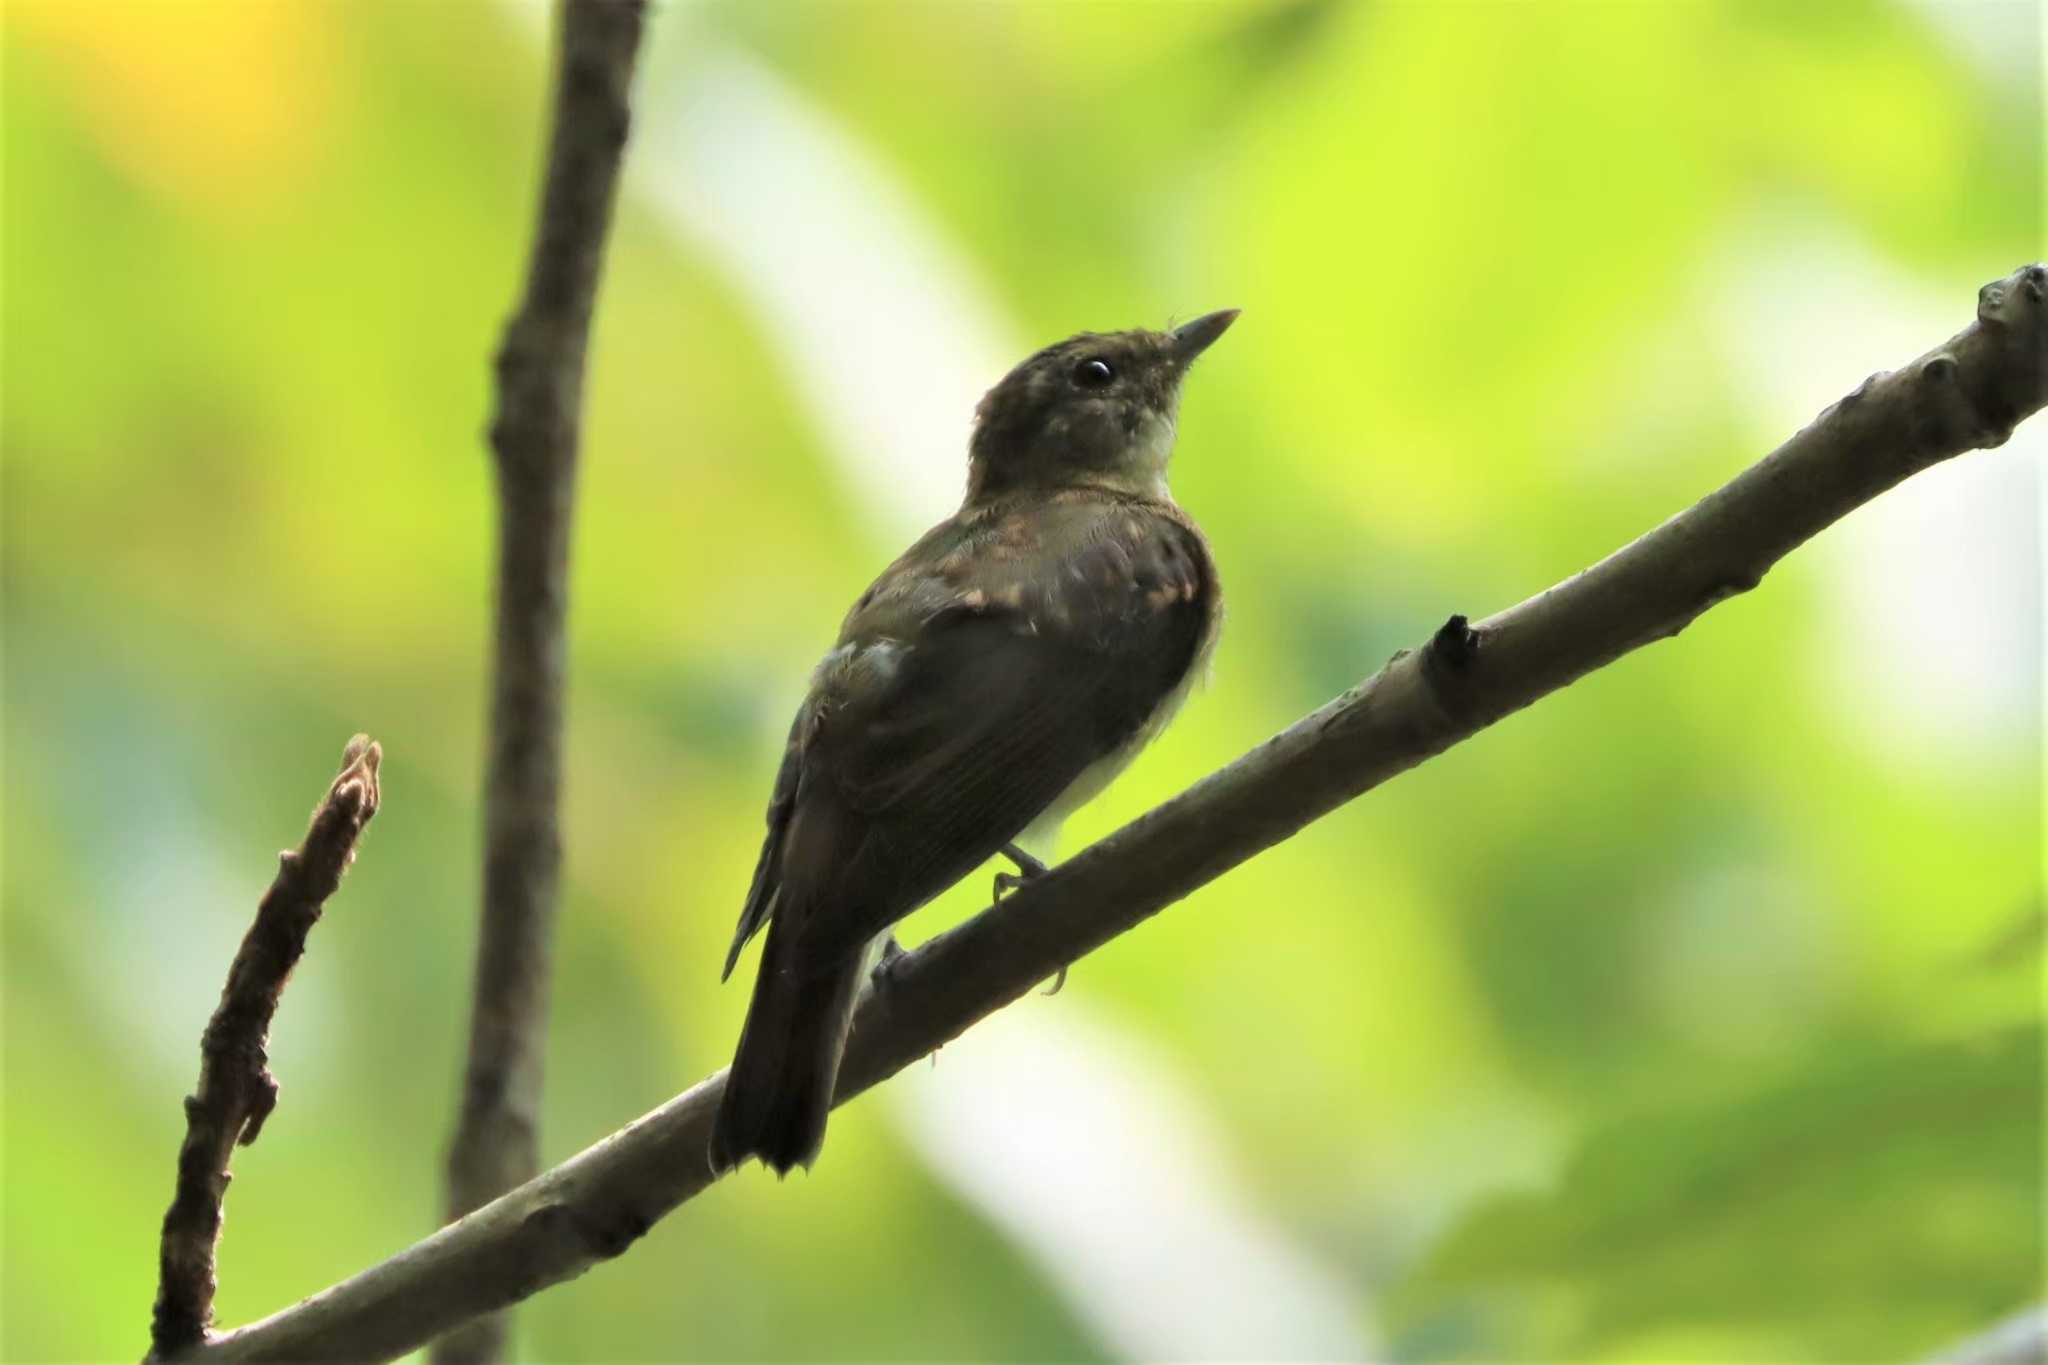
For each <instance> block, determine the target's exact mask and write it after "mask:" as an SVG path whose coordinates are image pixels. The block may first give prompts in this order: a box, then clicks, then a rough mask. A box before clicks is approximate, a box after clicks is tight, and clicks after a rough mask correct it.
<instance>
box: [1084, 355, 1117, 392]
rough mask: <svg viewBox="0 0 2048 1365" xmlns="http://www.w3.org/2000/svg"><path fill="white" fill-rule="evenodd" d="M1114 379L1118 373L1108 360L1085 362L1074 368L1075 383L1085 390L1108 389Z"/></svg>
mask: <svg viewBox="0 0 2048 1365" xmlns="http://www.w3.org/2000/svg"><path fill="white" fill-rule="evenodd" d="M1114 378H1116V371H1114V370H1112V369H1110V368H1109V362H1108V361H1106V360H1084V361H1082V362H1081V363H1080V364H1078V365H1076V366H1075V367H1074V382H1075V383H1076V384H1079V385H1080V386H1081V387H1082V388H1084V389H1101V388H1107V387H1108V386H1109V381H1110V380H1112V379H1114Z"/></svg>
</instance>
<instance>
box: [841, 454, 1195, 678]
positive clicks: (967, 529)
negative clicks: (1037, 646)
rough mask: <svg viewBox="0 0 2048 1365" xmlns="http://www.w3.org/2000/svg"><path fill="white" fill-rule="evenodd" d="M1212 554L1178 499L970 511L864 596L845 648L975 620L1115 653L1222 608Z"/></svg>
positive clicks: (928, 634)
mask: <svg viewBox="0 0 2048 1365" xmlns="http://www.w3.org/2000/svg"><path fill="white" fill-rule="evenodd" d="M1219 599H1220V593H1219V591H1218V586H1217V582H1216V573H1215V568H1214V564H1213V561H1212V560H1211V558H1210V555H1209V550H1208V545H1207V543H1206V541H1205V540H1204V539H1203V537H1202V533H1201V531H1200V530H1199V529H1198V528H1197V527H1196V525H1195V523H1194V521H1193V519H1192V518H1190V517H1189V516H1188V515H1187V513H1186V512H1184V511H1182V510H1181V509H1180V508H1179V507H1178V506H1177V505H1175V504H1174V503H1173V502H1171V501H1169V500H1167V499H1163V498H1153V497H1142V496H1136V495H1132V494H1129V493H1124V492H1121V491H1117V490H1111V489H1104V488H1096V487H1092V486H1083V487H1076V488H1067V489H1061V490H1059V491H1057V492H1053V493H1048V494H1042V495H1039V496H1036V497H1033V498H1028V499H1022V498H1020V499H1014V500H1007V501H1003V502H997V503H993V504H989V505H985V506H980V507H974V508H969V509H963V510H962V511H961V512H960V513H957V514H956V515H954V516H952V517H949V518H948V519H947V520H945V521H943V522H941V523H939V524H938V525H937V526H935V527H933V528H932V529H931V530H930V531H928V532H926V533H925V535H924V536H922V537H921V538H920V539H919V540H918V541H917V542H916V543H915V544H914V545H912V546H911V547H910V548H909V549H908V550H906V551H905V552H904V553H903V554H902V555H901V556H900V557H898V559H897V560H896V561H895V562H894V563H893V564H891V565H890V566H889V567H888V568H887V569H885V570H883V572H882V573H881V575H880V576H879V577H877V578H876V579H875V581H874V583H873V584H871V585H870V586H869V587H868V589H867V591H866V592H864V593H862V594H861V596H860V598H859V599H858V600H857V601H856V602H855V603H854V605H853V608H852V610H850V611H849V612H848V613H847V616H846V619H845V621H844V623H843V625H842V627H841V630H840V637H839V641H838V649H837V650H835V653H841V652H844V651H847V650H848V649H849V648H851V649H852V650H854V651H861V650H864V649H865V648H867V647H868V646H871V645H876V644H881V643H884V642H887V643H893V644H895V645H898V646H914V645H916V644H918V643H920V642H922V641H925V640H928V639H931V638H933V637H934V636H937V635H940V634H943V633H945V632H946V631H947V629H948V627H951V626H955V625H958V624H960V623H962V622H963V621H968V620H997V621H1002V622H1004V623H1005V624H1007V625H1008V627H1009V628H1010V629H1011V630H1013V631H1014V632H1016V633H1017V634H1019V635H1023V636H1028V637H1037V638H1040V639H1042V640H1044V641H1046V642H1048V643H1059V644H1066V645H1070V646H1073V647H1075V648H1081V649H1096V650H1100V649H1114V648H1115V647H1117V646H1118V644H1119V643H1120V642H1124V641H1127V640H1128V641H1135V640H1140V639H1143V638H1145V637H1148V636H1149V635H1151V634H1152V633H1153V632H1154V631H1156V630H1159V629H1164V628H1171V627H1176V626H1178V625H1180V624H1184V623H1185V622H1186V621H1189V620H1193V621H1196V622H1197V623H1198V624H1199V627H1200V632H1201V633H1203V634H1206V633H1207V629H1208V626H1209V624H1210V622H1211V621H1212V619H1213V617H1214V615H1215V613H1216V609H1217V606H1218V603H1219Z"/></svg>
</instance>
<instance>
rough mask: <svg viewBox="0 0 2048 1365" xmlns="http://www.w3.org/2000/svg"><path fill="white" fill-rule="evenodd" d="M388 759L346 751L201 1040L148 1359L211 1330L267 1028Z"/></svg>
mask: <svg viewBox="0 0 2048 1365" xmlns="http://www.w3.org/2000/svg"><path fill="white" fill-rule="evenodd" d="M383 757H384V751H383V750H382V749H380V748H379V747H378V746H377V745H376V744H374V743H372V742H371V740H370V737H369V736H368V735H357V736H356V737H355V738H354V739H351V740H350V741H349V742H348V747H347V748H346V749H344V750H343V751H342V755H341V774H340V776H338V777H336V778H335V779H334V781H332V782H330V783H329V784H328V786H327V795H326V796H325V797H323V798H322V799H321V801H320V805H319V806H318V807H317V808H316V809H315V810H314V812H313V821H312V823H311V824H310V825H309V826H308V827H307V829H306V837H305V839H304V840H302V841H301V842H300V844H299V846H298V848H297V849H296V850H293V851H289V852H286V853H283V854H280V855H279V856H278V860H277V862H278V866H277V876H276V878H274V879H273V880H272V881H271V883H270V889H269V890H268V891H266V892H264V893H263V900H262V902H261V903H260V904H258V905H257V907H256V922H255V923H254V924H252V925H250V926H249V932H248V933H247V934H246V935H245V936H244V937H243V939H242V946H241V947H240V948H239V949H237V950H236V952H235V960H234V962H233V963H232V964H231V965H230V966H229V967H228V980H227V985H225V986H223V987H222V988H221V993H220V1004H219V1005H218V1006H217V1007H216V1008H215V1009H214V1011H213V1018H212V1019H210V1020H208V1021H207V1024H206V1032H205V1033H203V1034H201V1035H200V1038H199V1086H198V1088H197V1089H196V1090H194V1091H193V1092H192V1094H191V1095H190V1096H188V1097H187V1098H186V1100H185V1141H184V1144H183V1145H182V1146H181V1147H179V1149H178V1185H177V1192H176V1194H175V1195H173V1196H172V1199H171V1207H170V1209H169V1211H168V1212H166V1213H165V1214H164V1230H163V1243H162V1247H161V1249H160V1251H159V1253H158V1274H157V1290H156V1311H155V1313H154V1315H153V1316H152V1319H151V1323H150V1334H149V1335H150V1355H151V1357H152V1358H165V1357H169V1356H173V1355H176V1354H177V1353H178V1352H180V1351H186V1350H190V1349H191V1348H193V1347H195V1346H198V1345H200V1344H201V1343H203V1342H204V1341H205V1340H206V1339H207V1331H208V1329H209V1328H210V1327H212V1325H213V1294H214V1289H215V1287H216V1286H215V1281H214V1253H215V1250H216V1248H217V1247H218V1246H219V1243H220V1225H221V1219H222V1217H223V1215H224V1205H225V1202H226V1200H227V1193H228V1180H229V1176H228V1159H229V1158H230V1157H231V1156H233V1155H234V1150H235V1148H236V1147H237V1146H238V1145H239V1146H243V1147H247V1146H248V1145H249V1144H250V1143H252V1142H254V1141H256V1135H257V1134H258V1133H260V1132H262V1131H263V1121H264V1120H265V1119H267V1118H269V1117H270V1111H271V1110H272V1109H275V1108H276V1107H277V1078H276V1077H274V1076H272V1075H271V1074H270V1066H269V1061H270V1057H269V1052H268V1048H269V1044H270V1021H271V1020H272V1019H274V1018H275V1017H276V1016H277V1005H278V1001H279V1000H281V999H282V998H283V996H284V985H285V982H286V981H288V980H290V979H291V974H292V968H293V967H295V966H297V965H298V961H299V958H300V956H301V955H303V954H304V953H305V951H306V936H307V935H308V934H310V933H312V932H313V926H314V925H315V924H317V923H318V922H319V920H320V908H321V906H322V905H323V904H324V903H325V902H326V900H327V898H328V897H329V896H331V895H333V894H334V891H335V888H336V887H338V886H340V885H341V874H342V873H343V872H344V871H346V870H347V869H348V865H349V863H350V862H351V861H352V860H353V859H354V858H355V855H356V840H357V838H358V837H359V836H360V835H361V834H362V832H363V826H365V825H367V824H368V823H369V822H370V817H371V816H373V815H375V814H376V813H377V765H378V764H379V763H380V762H381V761H382V759H383Z"/></svg>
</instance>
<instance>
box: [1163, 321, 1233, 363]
mask: <svg viewBox="0 0 2048 1365" xmlns="http://www.w3.org/2000/svg"><path fill="white" fill-rule="evenodd" d="M1236 321H1237V310H1236V309H1235V308H1225V309H1223V310H1222V311H1221V312H1216V313H1204V314H1203V315H1202V316H1200V317H1198V318H1196V319H1195V320H1194V321H1193V322H1185V323H1182V324H1181V325H1180V326H1178V327H1176V328H1174V329H1173V358H1174V359H1175V360H1178V361H1179V362H1180V363H1181V364H1182V365H1186V364H1187V363H1188V362H1189V361H1191V360H1193V359H1194V358H1195V357H1196V356H1198V355H1200V354H1201V353H1202V352H1204V351H1206V350H1208V349H1209V347H1210V345H1211V344H1212V343H1213V342H1214V341H1215V340H1216V338H1217V337H1220V336H1222V335H1223V334H1224V333H1225V332H1227V331H1229V330H1230V324H1231V323H1233V322H1236Z"/></svg>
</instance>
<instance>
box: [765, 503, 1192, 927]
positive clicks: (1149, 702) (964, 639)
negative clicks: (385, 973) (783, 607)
mask: <svg viewBox="0 0 2048 1365" xmlns="http://www.w3.org/2000/svg"><path fill="white" fill-rule="evenodd" d="M957 529H958V528H957V527H956V530H957ZM927 541H928V542H929V541H931V538H930V537H928V538H927ZM920 545H921V546H926V542H921V543H920ZM1213 594H1214V583H1213V578H1212V576H1211V575H1210V572H1209V569H1208V561H1207V557H1206V554H1205V553H1204V551H1203V550H1202V547H1201V544H1200V540H1199V537H1197V536H1195V534H1194V533H1193V532H1192V530H1191V529H1189V528H1187V527H1186V526H1185V525H1184V524H1183V523H1182V522H1181V521H1180V520H1179V519H1177V518H1174V517H1170V516H1167V515H1163V514H1161V513H1159V512H1155V511H1152V510H1149V509H1147V508H1146V507H1145V506H1143V505H1133V504H1130V503H1128V502H1127V501H1124V500H1120V499H1113V498H1108V497H1097V498H1072V499H1068V500H1066V501H1064V502H1062V503H1060V504H1058V505H1055V506H1053V507H1051V508H1046V507H1040V508H1036V509H1033V513H1032V515H1031V516H1029V517H1023V516H1018V517H1014V518H989V519H985V524H982V525H980V526H978V527H976V528H973V529H971V530H970V531H968V532H966V533H963V534H959V535H955V536H952V537H950V538H945V539H942V540H940V541H938V542H935V543H933V544H932V545H930V546H926V549H925V551H924V552H923V553H920V551H919V550H915V549H914V550H913V551H912V553H911V554H910V555H907V556H906V557H905V559H904V560H901V561H899V562H898V564H897V565H896V566H893V567H892V569H891V570H890V572H889V573H888V574H885V575H884V577H883V579H882V580H881V581H880V582H878V583H877V585H876V590H875V591H873V592H871V593H870V594H869V595H868V597H866V598H864V599H863V601H862V604H861V606H859V607H857V608H856V609H855V611H854V613H853V614H852V615H851V616H850V617H849V618H848V621H847V624H846V629H845V632H844V633H843V635H842V644H841V646H840V648H839V649H837V650H835V651H834V652H833V654H832V655H831V656H828V658H827V659H826V661H825V663H824V664H823V665H821V666H820V668H819V671H818V675H817V677H816V679H815V681H814V683H813V687H812V691H811V695H810V697H809V698H808V699H807V700H806V703H805V709H804V713H803V714H802V715H800V716H799V719H798V725H797V730H796V732H795V733H794V734H793V736H792V748H791V757H790V758H789V759H786V760H785V774H784V778H783V779H782V780H778V782H777V805H774V806H771V809H770V834H769V838H768V843H767V846H766V847H764V849H763V851H762V870H761V871H760V872H759V873H757V875H756V879H755V893H754V894H753V895H751V896H750V897H749V900H748V907H747V912H746V914H744V915H743V916H742V919H741V926H740V928H741V941H744V938H745V936H746V935H747V934H748V933H750V932H752V930H753V929H755V928H758V927H759V925H760V923H761V922H763V921H764V920H765V919H766V918H767V916H768V915H769V914H771V913H772V914H774V915H776V916H778V917H782V919H781V922H784V923H786V924H788V925H789V927H790V928H791V929H793V930H798V931H799V932H801V934H802V936H803V938H804V939H805V940H806V941H807V947H808V948H809V949H810V951H809V952H807V954H806V956H807V957H808V958H809V959H810V960H811V961H815V962H827V961H831V960H835V959H836V958H838V957H842V956H844V955H845V954H846V953H848V952H852V951H856V950H857V949H858V947H859V946H860V945H861V944H863V943H865V942H866V941H867V940H868V939H869V938H871V937H873V936H874V935H875V934H877V933H879V932H880V931H881V930H882V929H884V928H885V927H887V926H888V925H889V924H891V923H893V922H895V921H896V920H897V919H900V918H901V917H902V916H904V915H905V914H908V913H909V912H910V911H911V910H913V909H915V908H916V907H917V906H919V905H921V904H923V903H924V902H925V901H926V900H929V899H930V898H931V897H932V896H934V895H936V894H937V893H938V892H940V891H942V890H944V889H945V888H946V887H947V886H948V885H950V884H951V883H953V882H954V881H956V880H958V879H959V878H960V877H962V876H964V875H965V874H966V873H968V872H969V871H971V870H972V869H973V868H974V867H976V866H977V865H979V864H980V863H981V862H983V861H985V860H986V859H987V858H988V857H989V856H991V855H992V854H993V853H995V852H996V850H998V849H999V848H1001V847H1002V846H1003V845H1004V844H1005V843H1007V842H1009V841H1010V840H1011V839H1013V838H1015V837H1016V835H1017V834H1018V833H1019V832H1020V831H1021V830H1023V829H1024V827H1025V826H1026V825H1028V824H1029V823H1030V822H1031V821H1032V819H1033V818H1034V817H1036V816H1037V815H1038V814H1039V813H1040V812H1041V811H1043V810H1044V809H1045V808H1046V807H1047V806H1048V805H1049V804H1051V802H1052V801H1053V799H1054V798H1055V797H1057V796H1058V795H1059V794H1060V793H1061V792H1062V791H1064V790H1065V789H1066V788H1067V787H1068V786H1069V785H1070V784H1071V783H1072V782H1073V781H1074V780H1075V779H1076V778H1077V777H1079V776H1080V775H1081V773H1082V772H1083V771H1085V770H1086V769H1087V768H1088V767H1089V765H1090V764H1092V763H1094V762H1096V761H1097V760H1098V759H1100V758H1102V757H1104V756H1105V755H1107V754H1109V753H1110V752H1112V751H1114V750H1116V749H1117V748H1119V747H1120V746H1122V745H1123V744H1125V743H1127V742H1129V741H1130V740H1131V739H1132V737H1133V736H1135V735H1136V734H1137V733H1138V732H1139V730H1140V729H1141V728H1142V727H1143V726H1144V724H1145V722H1146V720H1147V719H1148V718H1149V717H1150V716H1151V714H1152V712H1153V711H1154V710H1155V709H1156V708H1157V706H1158V705H1159V703H1160V702H1161V701H1162V700H1163V699H1164V698H1165V697H1166V696H1167V695H1168V694H1169V693H1171V692H1172V691H1173V689H1174V688H1175V687H1176V686H1178V685H1179V684H1180V682H1181V681H1182V679H1183V678H1184V677H1185V676H1186V674H1187V672H1188V670H1189V668H1190V667H1191V666H1192V665H1193V663H1194V660H1195V657H1196V655H1197V653H1198V652H1199V650H1200V647H1201V645H1202V643H1203V640H1204V638H1205V637H1206V634H1207V631H1208V628H1209V621H1210V611H1211V607H1212V599H1213ZM790 763H794V764H795V768H796V771H795V773H794V774H793V775H792V774H790V772H789V764H790ZM785 793H786V795H785Z"/></svg>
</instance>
